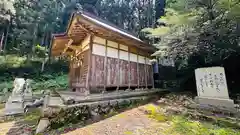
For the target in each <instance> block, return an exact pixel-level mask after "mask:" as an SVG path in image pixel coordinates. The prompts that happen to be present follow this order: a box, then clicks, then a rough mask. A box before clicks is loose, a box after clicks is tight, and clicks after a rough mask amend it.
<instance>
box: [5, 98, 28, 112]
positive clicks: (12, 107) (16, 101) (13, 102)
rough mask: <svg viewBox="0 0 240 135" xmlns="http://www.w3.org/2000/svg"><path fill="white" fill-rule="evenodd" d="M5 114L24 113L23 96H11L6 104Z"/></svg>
mask: <svg viewBox="0 0 240 135" xmlns="http://www.w3.org/2000/svg"><path fill="white" fill-rule="evenodd" d="M4 112H5V115H15V114H22V113H24V102H23V97H22V96H20V95H19V96H16V95H15V96H10V97H9V99H8V101H7V102H6V104H5V110H4Z"/></svg>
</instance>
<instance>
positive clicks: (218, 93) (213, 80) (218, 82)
mask: <svg viewBox="0 0 240 135" xmlns="http://www.w3.org/2000/svg"><path fill="white" fill-rule="evenodd" d="M195 77H196V84H197V92H198V96H200V97H209V98H223V99H229V95H228V88H227V81H226V76H225V71H224V68H223V67H208V68H198V69H196V70H195Z"/></svg>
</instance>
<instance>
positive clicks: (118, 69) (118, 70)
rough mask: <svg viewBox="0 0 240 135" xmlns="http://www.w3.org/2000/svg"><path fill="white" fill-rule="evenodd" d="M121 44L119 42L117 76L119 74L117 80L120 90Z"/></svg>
mask: <svg viewBox="0 0 240 135" xmlns="http://www.w3.org/2000/svg"><path fill="white" fill-rule="evenodd" d="M119 49H120V44H118V61H117V76H118V80H117V90H119V87H120V50H119Z"/></svg>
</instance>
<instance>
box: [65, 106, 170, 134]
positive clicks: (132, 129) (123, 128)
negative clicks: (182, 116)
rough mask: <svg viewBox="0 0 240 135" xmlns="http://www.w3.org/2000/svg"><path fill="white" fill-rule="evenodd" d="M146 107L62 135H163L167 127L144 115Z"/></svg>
mask: <svg viewBox="0 0 240 135" xmlns="http://www.w3.org/2000/svg"><path fill="white" fill-rule="evenodd" d="M148 105H149V104H148ZM148 105H145V106H140V107H138V108H134V109H131V110H128V111H125V112H123V113H120V114H118V115H115V116H113V117H110V118H108V119H105V120H102V121H100V122H97V123H94V124H92V125H88V126H86V127H83V128H79V129H77V130H75V131H72V132H69V133H66V134H63V135H163V130H164V128H167V127H168V125H167V124H166V123H159V122H157V121H155V120H153V119H150V118H149V117H148V116H147V115H146V114H145V113H144V110H145V108H146V106H148Z"/></svg>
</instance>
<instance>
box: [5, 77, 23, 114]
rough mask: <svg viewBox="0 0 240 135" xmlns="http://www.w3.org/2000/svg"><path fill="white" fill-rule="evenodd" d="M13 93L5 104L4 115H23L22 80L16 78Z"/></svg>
mask: <svg viewBox="0 0 240 135" xmlns="http://www.w3.org/2000/svg"><path fill="white" fill-rule="evenodd" d="M13 86H14V88H13V91H12V94H11V95H10V97H9V98H8V101H7V102H6V104H5V115H13V114H21V113H24V108H23V107H24V95H23V94H24V86H25V80H24V78H16V79H15V80H14V82H13Z"/></svg>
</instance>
